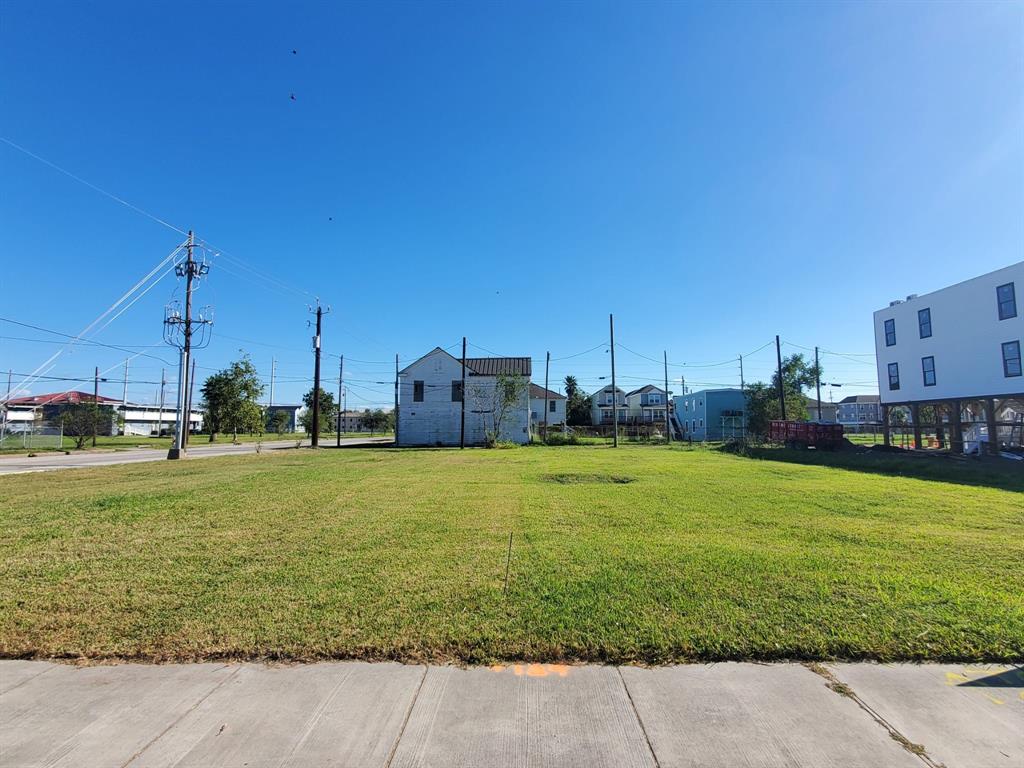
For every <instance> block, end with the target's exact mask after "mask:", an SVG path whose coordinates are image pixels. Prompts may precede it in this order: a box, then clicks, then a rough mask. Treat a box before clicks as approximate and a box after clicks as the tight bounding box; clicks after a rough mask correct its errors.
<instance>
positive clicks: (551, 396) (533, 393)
mask: <svg viewBox="0 0 1024 768" xmlns="http://www.w3.org/2000/svg"><path fill="white" fill-rule="evenodd" d="M545 393H547V398H548V400H565V395H560V394H558V393H557V392H552V391H551V390H550V389H544V387H541V386H539V385H537V384H534V383H533V382H532V381H531V382H530V399H531V400H543V399H544V397H545Z"/></svg>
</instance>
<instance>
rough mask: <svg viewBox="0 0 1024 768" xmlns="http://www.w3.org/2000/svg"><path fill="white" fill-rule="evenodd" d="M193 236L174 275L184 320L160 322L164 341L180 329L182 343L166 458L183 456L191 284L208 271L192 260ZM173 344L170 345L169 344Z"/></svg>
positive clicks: (204, 322) (202, 322)
mask: <svg viewBox="0 0 1024 768" xmlns="http://www.w3.org/2000/svg"><path fill="white" fill-rule="evenodd" d="M194 250H195V236H194V235H193V233H192V230H189V231H188V241H187V242H186V244H185V251H186V259H185V263H184V264H177V265H176V266H175V267H174V273H175V274H176V275H177V276H178V277H184V278H185V318H184V321H182V319H181V317H180V315H178V314H177V313H174V314H173V315H172V316H170V317H168V318H166V319H165V320H164V326H165V327H164V334H165V339H167V340H168V341H169V342H171V336H172V335H173V329H174V328H175V327H177V326H182V335H183V337H184V341H183V343H182V346H181V355H180V357H179V359H178V402H177V406H178V421H177V424H176V425H175V429H174V445H173V446H171V449H170V450H169V451H167V458H168V459H181V458H184V457H185V451H186V449H187V447H188V421H189V412H188V408H189V361H190V360H191V357H192V325H193V323H192V290H193V289H192V283H193V281H194V280H195V278H196V277H202V276H203V275H205V274H206V273H207V272H209V271H210V267H209V265H208V264H206V263H205V262H204V263H202V264H199V263H198V262H196V260H195V256H194ZM210 322H211V321H210V320H208V319H204V318H203V317H202V315H200V319H199V324H200V325H207V324H209V323H210ZM171 343H174V342H171Z"/></svg>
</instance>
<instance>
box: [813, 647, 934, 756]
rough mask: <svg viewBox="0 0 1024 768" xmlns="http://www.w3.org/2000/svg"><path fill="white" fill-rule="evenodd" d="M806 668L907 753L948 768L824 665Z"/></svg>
mask: <svg viewBox="0 0 1024 768" xmlns="http://www.w3.org/2000/svg"><path fill="white" fill-rule="evenodd" d="M804 666H805V667H807V669H809V670H810V671H811V672H813V673H814V674H816V675H818V676H819V677H822V678H824V679H825V680H827V681H828V682H827V684H826V686H825V687H826V688H828V689H829V690H830V691H833V692H834V693H838V694H839V695H840V696H845V697H846V698H848V699H850V700H851V701H853V702H854V703H855V704H856V705H857V706H858V707H860V708H861V709H862V710H863V711H864V712H866V713H867V714H868V716H870V717H871V719H872V720H874V721H875V722H876V723H877V724H878V725H880V726H882V728H884V729H885V730H886V731H887V732H888V734H889V738H891V739H892V740H893V741H895V742H896V743H897V744H899V745H900V746H901V747H903V749H905V750H906V751H907V752H909V753H910V754H912V755H914V756H915V757H916V758H918V759H919V760H920V761H921V762H923V763H924V764H925V765H927V766H928V768H946V766H945V765H944V764H942V763H937V762H936V761H934V760H933V759H932V758H931V757H929V755H928V752H927V750H926V749H925V747H924V745H922V744H915V743H914V742H912V741H911V740H910V739H908V738H907V737H906V736H904V735H903V734H902V733H901V732H900V731H899V730H898V729H897V728H896V726H894V725H893V724H892V723H890V722H889V721H888V720H886V719H885V718H884V717H882V715H880V714H879V713H878V712H876V711H875V710H874V709H873V708H872V707H871V705H870V704H868V703H867V702H866V701H864V699H862V698H861V697H860V696H858V695H857V692H856V691H854V690H853V688H851V687H850V686H849V685H847V684H846V683H844V682H843V681H842V680H840V679H839V678H838V677H836V676H835V673H833V672H832V670H830V669H829V668H828V667H826V666H825V665H824V664H819V663H818V662H815V661H812V662H807V663H805V664H804Z"/></svg>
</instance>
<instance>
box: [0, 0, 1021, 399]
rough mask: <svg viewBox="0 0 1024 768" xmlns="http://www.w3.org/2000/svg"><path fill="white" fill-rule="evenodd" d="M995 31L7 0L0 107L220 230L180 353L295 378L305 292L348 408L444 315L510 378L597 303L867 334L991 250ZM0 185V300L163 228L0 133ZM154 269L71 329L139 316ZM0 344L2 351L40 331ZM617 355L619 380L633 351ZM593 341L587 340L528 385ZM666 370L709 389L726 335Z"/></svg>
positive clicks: (164, 213)
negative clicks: (877, 313) (504, 359)
mask: <svg viewBox="0 0 1024 768" xmlns="http://www.w3.org/2000/svg"><path fill="white" fill-rule="evenodd" d="M1022 40H1024V4H1021V3H1009V2H1007V3H984V2H970V3H963V4H955V3H905V4H898V3H852V2H851V3H817V2H816V3H806V4H803V3H800V4H796V3H794V4H781V3H756V4H744V3H738V2H737V3H719V4H708V5H700V4H696V3H676V4H670V5H666V4H656V3H649V4H639V3H633V4H627V3H614V4H600V3H574V4H567V3H566V4H550V3H515V4H511V3H510V4H500V5H499V4H491V3H487V4H483V3H466V4H443V5H442V4H428V3H402V4H395V5H388V4H384V3H372V4H359V5H354V4H350V5H340V4H330V3H307V4H301V3H288V4H285V3H274V4H272V5H271V4H262V5H261V4H259V3H255V2H253V3H236V4H230V3H180V2H176V3H157V2H152V3H150V2H146V3H137V2H130V3H129V2H124V3H114V2H110V3H85V2H69V3H45V2H40V3H35V2H27V0H26V1H23V2H14V1H13V0H5V1H4V2H3V3H2V4H0V72H2V73H3V74H2V76H0V135H2V136H3V137H5V138H7V139H9V140H11V141H14V142H16V143H18V144H20V145H22V146H24V147H26V148H28V149H29V150H31V151H32V152H35V153H37V154H38V155H40V156H43V157H45V158H47V159H48V160H50V161H52V162H53V163H56V164H58V165H59V166H61V167H63V168H65V169H67V170H69V171H71V172H73V173H75V174H77V175H78V176H80V177H82V178H84V179H87V180H88V181H89V182H91V183H92V184H95V185H98V186H100V187H102V188H103V189H105V190H108V191H110V192H112V193H114V194H116V195H118V196H120V197H122V198H124V199H126V200H128V201H130V202H131V203H133V204H134V205H136V206H138V207H140V208H143V209H145V210H146V211H149V212H152V213H153V214H155V215H157V216H159V217H160V218H162V219H165V220H166V221H168V222H171V223H173V224H174V225H175V226H177V227H180V228H182V229H188V228H192V229H194V230H195V231H196V232H197V234H198V235H199V236H200V237H202V238H204V239H205V240H207V241H209V242H211V243H214V244H216V245H217V246H218V247H219V248H221V249H223V250H224V251H225V252H226V253H229V254H231V256H233V257H234V261H228V260H227V259H225V258H223V257H218V258H216V259H215V260H214V263H213V269H212V271H211V273H210V275H209V279H208V281H207V282H206V283H205V285H204V287H203V288H202V289H201V290H200V292H199V294H197V301H198V302H199V303H212V304H214V305H215V306H216V318H217V324H216V326H215V341H214V343H213V344H212V345H211V346H210V347H209V348H208V349H207V350H204V351H202V352H200V353H199V356H198V361H199V365H200V366H201V368H202V369H203V372H204V373H205V372H206V370H207V369H214V368H217V367H220V366H223V365H224V364H226V363H227V362H228V361H229V360H230V359H232V357H234V356H235V355H237V351H238V349H239V348H244V349H245V350H246V351H247V352H249V353H250V354H251V356H252V358H253V360H254V362H255V363H256V364H257V366H258V367H259V368H260V370H261V371H262V372H263V373H264V374H265V375H266V376H267V377H268V378H269V370H270V360H271V357H272V356H276V357H277V358H278V360H279V361H280V368H279V374H280V377H281V380H280V383H279V385H278V388H277V393H276V401H278V402H282V401H292V402H294V401H297V399H298V398H299V397H300V395H301V393H302V392H303V391H304V390H305V389H307V388H308V387H309V381H308V379H309V377H311V375H312V372H311V368H312V365H311V355H310V354H308V350H309V336H310V331H309V330H308V329H307V328H306V320H307V318H308V315H307V312H306V304H307V303H308V302H310V301H311V300H312V299H311V296H312V295H319V296H320V297H321V298H322V300H323V301H324V303H326V304H330V305H331V307H332V313H331V314H330V315H329V316H328V317H327V319H326V322H325V329H324V345H325V351H326V352H328V353H331V354H335V355H336V354H339V353H344V354H345V355H346V356H347V357H348V359H349V363H348V365H347V366H346V368H347V371H346V374H347V375H346V378H347V379H350V380H351V388H350V390H349V392H350V397H349V405H350V406H355V407H360V406H364V405H366V404H368V403H374V404H387V403H389V402H390V400H391V393H392V390H391V388H390V386H389V385H387V384H377V383H375V382H378V381H385V380H389V379H390V377H391V376H392V373H391V371H393V364H390V365H389V364H388V363H387V362H386V361H387V360H389V359H393V356H394V354H395V353H396V352H398V353H400V354H401V355H402V357H403V360H408V359H411V358H413V357H416V356H418V355H419V354H422V353H425V352H427V351H428V350H430V349H431V348H432V347H434V346H436V345H440V346H448V345H451V344H454V343H456V342H457V341H458V340H459V339H460V338H461V337H462V336H463V335H466V336H468V337H469V340H470V342H471V344H476V345H479V347H483V348H486V349H487V350H493V351H495V352H498V353H501V354H507V355H524V356H525V355H531V356H533V357H534V358H537V359H538V361H537V363H535V376H534V380H535V381H541V382H542V381H543V365H542V360H543V357H544V353H545V352H546V351H548V350H550V352H551V354H552V356H553V357H555V358H561V357H565V356H568V355H573V354H575V353H578V352H581V351H584V350H587V349H590V348H593V347H595V345H599V344H601V343H602V342H605V341H606V340H607V333H608V313H609V312H614V313H615V317H616V339H617V341H621V343H622V344H623V345H625V347H628V348H629V349H630V350H634V351H636V352H639V353H641V354H643V355H647V356H649V357H652V358H657V359H658V360H660V358H661V354H662V350H667V351H668V355H669V359H670V361H672V362H674V363H682V362H690V363H693V362H698V363H699V362H718V361H722V360H724V359H727V358H734V357H735V356H736V355H738V354H740V353H747V352H751V351H752V350H754V349H756V348H758V347H761V346H762V345H763V344H764V343H765V342H767V341H768V340H769V339H771V338H772V336H773V334H775V333H779V334H781V336H782V337H783V339H785V340H786V341H787V342H790V343H792V344H799V345H805V346H813V345H816V344H817V345H820V346H822V347H825V348H827V349H829V350H834V351H840V352H850V353H865V352H870V351H871V350H872V349H873V339H872V330H871V313H872V312H873V311H874V310H875V309H877V308H879V307H881V306H885V305H886V304H887V303H888V301H889V300H891V299H892V298H895V297H898V296H903V295H905V294H907V293H912V292H914V293H924V292H927V291H929V290H932V289H935V288H938V287H942V286H944V285H947V284H950V283H953V282H956V281H959V280H962V279H965V278H968V277H971V276H973V275H976V274H980V273H982V272H985V271H988V270H991V269H995V268H998V267H1001V266H1005V265H1007V264H1010V263H1013V262H1015V261H1019V260H1021V259H1022V258H1024V42H1022ZM293 50H295V51H297V53H295V54H293V53H292V51H293ZM292 94H294V96H295V98H294V100H293V99H292V98H291V95H292ZM0 196H2V197H0V223H2V226H3V231H4V245H3V251H4V257H3V262H4V269H3V277H2V291H0V295H2V312H0V316H3V317H10V318H14V319H17V320H20V321H23V322H28V323H32V324H36V325H40V326H43V327H47V328H52V329H55V330H58V331H62V332H66V333H77V332H78V331H80V330H81V329H82V328H83V327H84V326H86V325H87V324H88V323H89V322H90V321H91V320H92V319H93V318H94V317H96V316H97V315H98V314H99V313H100V312H102V311H103V310H104V309H105V308H106V307H107V306H108V305H110V304H111V303H112V302H113V301H114V300H116V299H117V298H118V297H119V296H120V295H121V293H122V292H124V291H125V290H127V289H128V288H129V287H130V286H131V285H133V284H134V283H135V281H136V280H137V279H138V278H140V277H141V276H142V275H144V274H145V273H146V272H148V271H149V269H150V268H151V266H153V265H154V264H156V263H157V262H158V261H159V260H160V259H161V258H163V257H164V256H165V255H166V254H167V253H169V252H170V251H171V249H172V248H174V246H175V245H176V244H177V243H178V242H179V241H180V240H181V237H180V236H179V235H178V234H177V233H175V232H173V231H171V230H169V229H166V228H164V227H162V226H160V225H158V224H156V223H154V222H153V221H151V220H149V219H147V218H145V217H144V216H141V215H140V214H138V213H136V212H133V211H131V210H129V209H127V208H125V207H123V206H121V205H118V204H117V203H115V202H113V201H111V200H110V199H108V198H106V197H104V196H102V195H101V194H99V193H97V192H96V191H94V190H92V189H89V188H88V187H86V186H84V185H82V184H79V183H77V182H75V181H73V180H71V179H69V178H68V177H66V176H64V175H61V174H60V173H58V172H57V171H55V170H53V169H52V168H50V167H47V166H46V165H44V164H42V163H40V162H39V161H37V160H34V159H32V158H30V157H28V156H26V155H24V154H22V153H20V152H18V151H17V150H15V149H12V148H11V147H10V146H8V145H6V144H2V143H0ZM240 263H241V264H245V265H247V266H246V267H242V266H241V265H240ZM247 268H252V269H255V270H258V271H259V272H260V273H265V274H269V275H272V276H273V277H274V278H275V279H276V280H278V281H280V282H281V283H284V284H286V285H287V286H289V288H288V289H285V288H282V287H280V285H279V283H277V282H274V283H271V282H268V281H267V280H264V279H263V278H261V277H256V276H255V275H254V273H253V272H251V271H247ZM246 276H248V279H243V278H244V277H246ZM293 289H298V290H293ZM174 290H175V281H174V278H173V276H170V277H167V278H165V279H164V280H163V281H162V282H160V283H158V284H157V285H156V286H155V287H154V288H153V289H152V290H151V291H150V292H149V293H147V294H146V296H145V297H144V298H143V299H141V300H140V301H138V303H136V304H135V305H134V306H133V307H132V308H131V309H130V310H128V311H127V312H125V313H124V314H123V315H122V316H121V317H119V318H118V319H117V320H116V321H115V322H114V323H112V324H111V325H110V326H109V327H107V328H106V329H104V330H103V331H102V333H100V334H99V335H98V336H96V337H95V338H96V339H97V340H98V341H102V342H105V343H112V344H119V345H147V344H159V343H160V338H161V319H162V307H163V305H164V303H165V302H166V301H168V300H169V299H170V298H171V296H172V292H173V291H174ZM300 291H305V292H307V293H308V294H309V295H308V296H307V295H304V294H303V293H301V292H300ZM178 294H179V296H180V288H179V289H178ZM0 336H3V337H4V338H2V339H0V368H2V370H3V371H4V372H6V370H7V369H8V368H12V369H13V370H14V371H15V372H29V371H32V370H34V369H35V368H36V367H37V366H38V365H39V364H40V363H41V362H42V361H44V360H45V359H46V358H47V357H49V356H50V355H51V354H52V353H53V352H54V351H56V349H57V348H59V346H58V345H55V344H46V343H37V342H27V341H20V340H15V339H12V338H10V337H21V338H33V339H50V340H54V339H56V338H57V337H53V336H48V335H47V334H45V333H41V332H38V331H32V330H28V329H25V328H19V327H16V326H13V325H10V324H7V323H0ZM237 339H247V340H250V341H245V342H243V341H238V340H237ZM254 342H260V343H259V344H257V343H254ZM479 347H472V346H471V347H470V352H471V353H475V354H478V355H482V354H485V353H484V352H482V351H481V350H480V348H479ZM797 349H798V348H797V347H787V348H786V351H787V352H789V351H796V350H797ZM146 351H148V352H151V353H153V354H156V355H158V356H160V357H162V358H165V359H166V360H168V361H173V360H174V359H175V357H174V352H173V350H171V349H169V348H155V349H149V350H146ZM124 357H125V354H124V353H122V352H119V351H115V350H109V349H103V348H100V347H95V346H85V345H80V346H77V347H75V348H74V349H73V350H72V351H71V352H69V353H66V354H64V355H63V356H62V357H61V358H60V359H59V360H58V361H57V364H56V365H55V366H54V367H53V368H52V369H51V370H50V371H49V372H48V375H51V376H67V377H75V376H85V375H90V374H91V372H92V369H93V366H94V365H99V366H100V367H101V369H106V368H109V367H112V366H113V370H112V371H111V373H110V374H109V375H110V377H111V378H119V377H120V375H121V374H120V369H119V368H118V367H117V366H118V365H119V361H123V360H124ZM773 358H774V350H773V349H770V348H766V349H763V350H761V351H760V352H759V353H757V354H755V355H754V356H753V357H752V358H750V359H749V360H748V364H747V367H746V374H747V378H748V380H749V379H756V378H764V377H766V376H767V375H769V373H770V368H771V364H772V361H773ZM357 360H358V361H385V362H380V363H377V362H356V361H357ZM858 361H859V362H858ZM617 362H618V372H619V374H620V377H621V380H622V384H623V385H624V386H626V387H627V388H630V387H631V386H632V385H637V386H639V384H641V383H643V381H644V380H646V379H652V380H658V379H660V378H661V375H662V374H661V366H660V365H657V364H655V363H653V362H649V361H647V360H645V359H643V358H641V357H637V356H635V355H634V354H632V353H631V352H629V351H626V349H624V348H623V349H620V350H619V354H618V356H617ZM824 362H825V365H826V378H827V379H829V380H831V381H837V382H844V383H846V384H847V386H845V387H843V388H842V389H837V390H835V392H834V396H835V398H836V399H837V400H838V399H839V398H840V397H842V396H843V395H846V394H855V393H863V392H869V391H873V390H874V389H875V387H874V385H873V384H872V382H873V380H874V376H875V374H874V368H873V367H872V366H871V365H870V363H871V358H870V357H856V356H855V357H853V358H849V357H835V356H828V357H826V358H825V359H824ZM131 366H132V367H131V374H130V378H131V379H132V380H133V381H138V382H140V383H133V384H132V385H131V387H130V389H129V396H130V397H131V398H132V399H137V400H147V399H151V398H153V397H154V393H155V390H156V387H155V386H154V385H153V384H149V383H145V382H151V381H155V380H156V379H158V378H159V375H160V370H159V369H160V367H161V363H160V362H158V361H156V360H153V359H150V358H146V357H138V358H136V359H135V360H133V361H132V364H131ZM607 369H608V355H607V353H606V352H605V351H604V349H603V348H599V349H596V350H594V351H592V352H590V353H588V354H584V355H581V356H579V357H574V358H572V359H568V360H559V361H557V362H556V363H555V364H553V365H552V379H553V380H555V379H557V378H561V377H562V376H564V375H565V374H566V373H573V374H575V375H577V377H578V378H579V379H580V380H581V382H582V383H583V384H584V385H585V386H586V387H587V388H588V389H596V388H597V387H598V386H599V385H601V384H602V383H603V381H602V380H600V379H599V378H598V377H599V376H602V375H606V374H607ZM324 370H325V382H326V384H325V385H327V386H336V376H337V358H336V357H327V358H326V359H325V361H324ZM670 373H671V376H672V378H673V381H674V383H675V384H677V383H678V377H679V376H680V375H681V374H685V375H687V378H688V383H693V384H695V385H698V386H699V385H700V384H701V383H705V382H706V383H712V384H719V383H722V384H735V383H738V369H737V366H736V365H735V364H733V363H730V364H729V365H725V366H717V367H703V368H702V367H699V366H694V365H691V366H687V367H685V368H684V367H682V366H679V365H674V366H672V368H671V371H670ZM169 376H170V377H171V378H173V376H174V369H173V367H171V368H170V369H169ZM331 377H334V383H333V384H332V383H331ZM17 381H18V377H15V383H17ZM66 386H68V385H64V384H59V383H56V382H52V381H51V382H45V381H42V382H38V383H36V384H35V385H33V387H32V390H33V391H36V392H40V391H52V390H58V391H59V390H61V389H64V388H66ZM75 386H79V385H75ZM81 387H82V388H84V389H88V388H89V385H88V384H83V385H81ZM674 388H675V389H676V390H677V391H678V387H677V386H674ZM102 391H103V392H104V394H107V395H110V396H114V397H119V396H120V394H121V393H120V385H119V384H114V383H111V384H108V385H105V386H104V388H103V390H102Z"/></svg>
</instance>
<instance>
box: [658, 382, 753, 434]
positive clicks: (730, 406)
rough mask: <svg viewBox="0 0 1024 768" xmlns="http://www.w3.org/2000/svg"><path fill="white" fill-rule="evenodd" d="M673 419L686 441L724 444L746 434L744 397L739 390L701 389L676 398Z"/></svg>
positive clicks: (674, 399) (745, 404)
mask: <svg viewBox="0 0 1024 768" xmlns="http://www.w3.org/2000/svg"><path fill="white" fill-rule="evenodd" d="M673 402H674V404H675V418H676V421H677V422H678V424H679V426H680V428H681V429H682V432H683V437H684V438H686V439H689V440H701V441H703V440H728V439H731V438H734V437H737V438H738V437H743V435H744V434H745V431H746V425H747V421H746V408H747V403H746V397H745V396H744V394H743V391H742V390H739V389H731V388H725V389H702V390H700V391H698V392H687V393H686V394H685V395H676V396H675V397H674V398H673Z"/></svg>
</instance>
